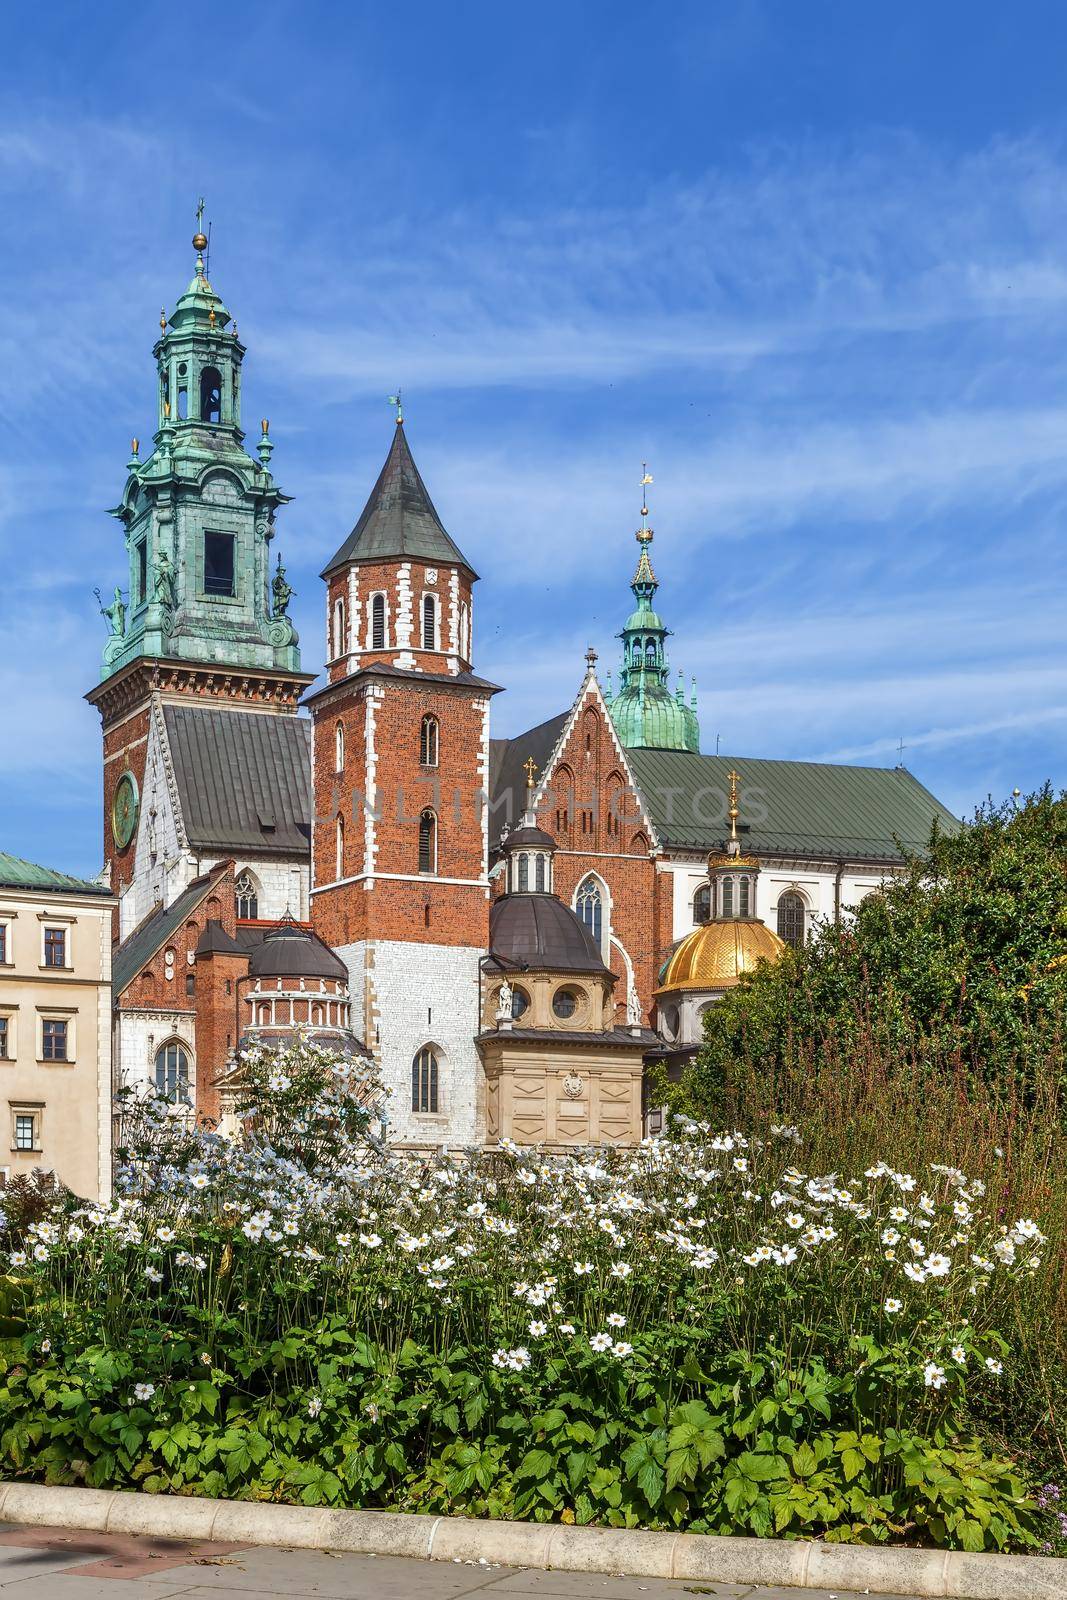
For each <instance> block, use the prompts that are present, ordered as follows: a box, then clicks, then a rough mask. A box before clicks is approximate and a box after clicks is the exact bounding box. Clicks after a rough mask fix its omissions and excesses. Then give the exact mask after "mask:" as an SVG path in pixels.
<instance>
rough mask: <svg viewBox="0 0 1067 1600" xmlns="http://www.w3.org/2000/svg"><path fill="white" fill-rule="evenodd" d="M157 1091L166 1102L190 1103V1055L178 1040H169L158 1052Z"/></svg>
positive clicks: (156, 1065) (156, 1067) (156, 1063)
mask: <svg viewBox="0 0 1067 1600" xmlns="http://www.w3.org/2000/svg"><path fill="white" fill-rule="evenodd" d="M155 1090H156V1094H157V1095H160V1096H161V1097H162V1098H163V1099H165V1100H174V1101H176V1102H178V1103H179V1104H181V1105H188V1103H189V1053H188V1051H187V1050H186V1048H185V1046H184V1045H183V1044H182V1043H181V1041H180V1040H178V1039H170V1040H168V1042H167V1043H166V1044H164V1045H160V1047H159V1049H158V1050H157V1051H156V1060H155Z"/></svg>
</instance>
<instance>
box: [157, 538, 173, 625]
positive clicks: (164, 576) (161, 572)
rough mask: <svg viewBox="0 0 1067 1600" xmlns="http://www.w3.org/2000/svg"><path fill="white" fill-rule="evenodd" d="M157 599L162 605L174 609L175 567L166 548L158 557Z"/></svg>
mask: <svg viewBox="0 0 1067 1600" xmlns="http://www.w3.org/2000/svg"><path fill="white" fill-rule="evenodd" d="M156 600H157V602H158V603H159V604H160V605H161V606H167V607H168V608H169V609H170V610H172V611H173V609H174V568H173V567H172V566H171V564H170V557H169V556H168V554H167V552H166V551H165V550H161V551H160V552H159V555H158V557H157V559H156Z"/></svg>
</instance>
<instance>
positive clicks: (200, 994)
mask: <svg viewBox="0 0 1067 1600" xmlns="http://www.w3.org/2000/svg"><path fill="white" fill-rule="evenodd" d="M247 972H248V957H247V956H239V955H224V954H222V953H219V954H216V955H212V954H206V953H205V954H204V955H201V956H198V957H197V962H196V1109H197V1112H198V1113H199V1114H200V1115H201V1116H204V1117H209V1118H211V1119H212V1121H215V1120H217V1118H218V1115H219V1095H218V1090H217V1089H216V1088H215V1087H214V1081H215V1079H217V1078H218V1077H219V1075H220V1074H221V1072H222V1070H223V1068H224V1067H225V1065H226V1058H227V1056H228V1055H229V1052H230V1050H231V1049H232V1048H233V1047H234V1046H235V1045H236V1043H237V1040H238V1038H239V1037H240V1033H241V1022H242V1018H241V1014H240V1009H239V1008H240V984H241V980H242V979H243V978H244V977H245V976H246V974H247ZM227 985H229V988H228V989H227Z"/></svg>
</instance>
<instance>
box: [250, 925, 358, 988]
mask: <svg viewBox="0 0 1067 1600" xmlns="http://www.w3.org/2000/svg"><path fill="white" fill-rule="evenodd" d="M248 971H249V974H250V975H251V976H252V977H254V978H340V979H341V980H342V982H344V983H347V982H348V968H347V967H346V966H345V964H344V962H343V961H342V960H341V957H340V956H339V955H335V954H334V952H333V951H332V950H331V949H330V947H329V945H328V944H324V943H323V941H322V940H321V939H320V938H319V937H318V935H317V934H314V933H312V932H311V931H310V930H309V929H307V928H301V927H299V926H298V925H297V924H296V923H295V922H282V923H279V925H278V926H277V927H276V928H271V929H270V930H269V932H268V933H266V934H265V935H264V937H263V939H262V940H261V942H260V943H259V945H258V946H257V947H256V949H254V950H253V951H252V959H251V961H250V962H249V965H248Z"/></svg>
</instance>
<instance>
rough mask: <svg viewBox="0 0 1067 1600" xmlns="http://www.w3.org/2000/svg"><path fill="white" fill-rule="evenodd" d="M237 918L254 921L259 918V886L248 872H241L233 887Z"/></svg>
mask: <svg viewBox="0 0 1067 1600" xmlns="http://www.w3.org/2000/svg"><path fill="white" fill-rule="evenodd" d="M233 893H234V900H235V901H236V910H237V915H238V918H239V919H240V920H241V921H244V922H248V921H254V920H255V919H256V917H258V916H259V885H258V884H257V883H256V880H255V878H253V876H252V874H251V873H250V872H247V871H246V872H242V873H241V875H240V877H239V878H238V879H237V881H236V883H235V884H234V886H233Z"/></svg>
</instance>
